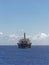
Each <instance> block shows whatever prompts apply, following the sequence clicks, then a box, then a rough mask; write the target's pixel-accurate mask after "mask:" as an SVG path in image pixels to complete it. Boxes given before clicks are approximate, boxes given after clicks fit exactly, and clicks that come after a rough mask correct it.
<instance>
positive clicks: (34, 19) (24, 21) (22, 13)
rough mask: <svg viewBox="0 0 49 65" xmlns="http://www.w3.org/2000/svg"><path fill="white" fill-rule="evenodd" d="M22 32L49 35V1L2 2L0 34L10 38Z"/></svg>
mask: <svg viewBox="0 0 49 65" xmlns="http://www.w3.org/2000/svg"><path fill="white" fill-rule="evenodd" d="M22 30H23V31H25V32H26V33H27V34H35V33H36V34H38V33H44V34H47V35H48V34H49V0H0V32H2V33H4V34H5V35H7V36H8V35H10V34H16V35H17V34H20V33H21V32H22ZM7 33H8V34H7ZM5 35H4V36H5ZM14 36H15V35H14ZM5 42H6V41H5V40H4V42H2V43H5ZM0 43H1V42H0ZM6 43H8V41H7V42H6Z"/></svg>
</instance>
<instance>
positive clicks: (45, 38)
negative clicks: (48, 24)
mask: <svg viewBox="0 0 49 65" xmlns="http://www.w3.org/2000/svg"><path fill="white" fill-rule="evenodd" d="M20 38H21V36H19V35H17V34H14V33H13V34H6V35H4V33H3V32H0V45H6V44H7V45H12V44H13V45H15V44H16V43H17V42H18V40H19V39H20ZM27 38H29V39H30V40H31V42H32V44H33V45H49V34H46V33H38V34H32V35H27Z"/></svg>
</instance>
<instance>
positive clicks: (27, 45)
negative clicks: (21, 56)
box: [17, 33, 32, 48]
mask: <svg viewBox="0 0 49 65" xmlns="http://www.w3.org/2000/svg"><path fill="white" fill-rule="evenodd" d="M31 44H32V43H31V42H30V40H29V38H26V34H25V33H24V38H22V39H20V40H19V42H18V43H17V45H18V48H31Z"/></svg>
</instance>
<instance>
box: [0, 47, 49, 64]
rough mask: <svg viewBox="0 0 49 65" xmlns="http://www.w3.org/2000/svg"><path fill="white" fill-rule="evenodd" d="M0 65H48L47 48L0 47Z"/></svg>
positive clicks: (48, 50)
mask: <svg viewBox="0 0 49 65" xmlns="http://www.w3.org/2000/svg"><path fill="white" fill-rule="evenodd" d="M0 65H49V46H32V47H31V48H28V49H20V48H18V47H17V46H0Z"/></svg>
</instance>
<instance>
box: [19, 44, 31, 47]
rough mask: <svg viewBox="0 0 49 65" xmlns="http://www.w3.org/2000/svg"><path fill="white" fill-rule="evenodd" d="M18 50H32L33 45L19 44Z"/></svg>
mask: <svg viewBox="0 0 49 65" xmlns="http://www.w3.org/2000/svg"><path fill="white" fill-rule="evenodd" d="M18 48H31V44H18Z"/></svg>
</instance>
